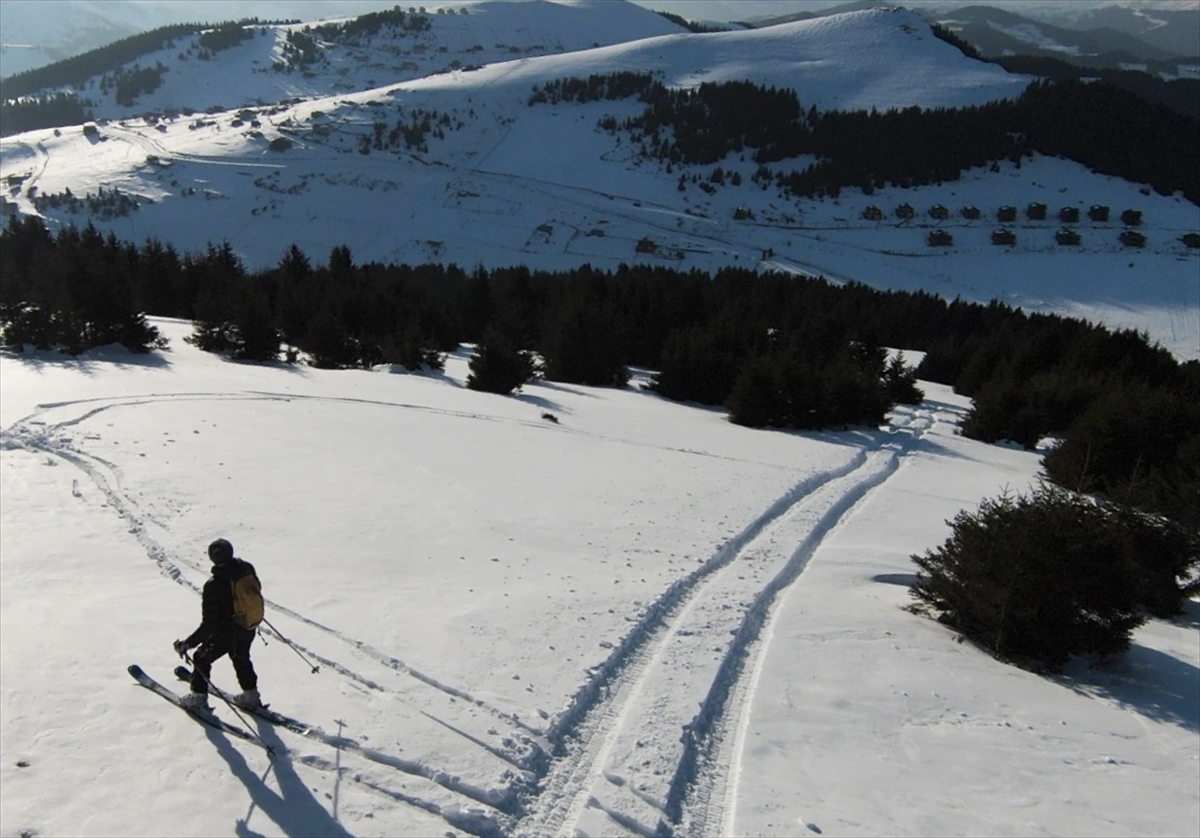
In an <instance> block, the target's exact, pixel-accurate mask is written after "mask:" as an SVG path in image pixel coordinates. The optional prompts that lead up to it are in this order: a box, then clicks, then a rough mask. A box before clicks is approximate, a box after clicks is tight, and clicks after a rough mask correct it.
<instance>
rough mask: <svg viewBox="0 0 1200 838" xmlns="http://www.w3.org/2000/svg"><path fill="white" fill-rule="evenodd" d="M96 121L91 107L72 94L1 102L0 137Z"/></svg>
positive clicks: (55, 94)
mask: <svg viewBox="0 0 1200 838" xmlns="http://www.w3.org/2000/svg"><path fill="white" fill-rule="evenodd" d="M92 118H93V114H92V109H91V103H90V102H87V101H85V100H83V99H80V98H79V97H78V96H76V95H75V94H73V93H54V94H51V95H49V96H45V97H41V98H36V99H25V98H22V99H5V100H3V101H0V136H5V137H7V136H9V135H10V134H20V133H21V132H22V131H32V130H34V129H36V128H53V127H56V126H59V125H79V124H80V123H83V122H87V121H88V120H90V119H92Z"/></svg>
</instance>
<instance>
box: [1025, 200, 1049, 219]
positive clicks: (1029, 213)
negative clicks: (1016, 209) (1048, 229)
mask: <svg viewBox="0 0 1200 838" xmlns="http://www.w3.org/2000/svg"><path fill="white" fill-rule="evenodd" d="M1025 216H1026V217H1027V218H1029V219H1030V220H1032V221H1045V220H1046V205H1045V204H1039V203H1036V202H1035V203H1032V204H1030V205H1029V206H1027V207H1025Z"/></svg>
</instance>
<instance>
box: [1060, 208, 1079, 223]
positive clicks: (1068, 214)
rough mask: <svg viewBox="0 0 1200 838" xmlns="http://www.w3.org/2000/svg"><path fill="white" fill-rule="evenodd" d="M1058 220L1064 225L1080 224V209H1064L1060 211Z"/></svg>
mask: <svg viewBox="0 0 1200 838" xmlns="http://www.w3.org/2000/svg"><path fill="white" fill-rule="evenodd" d="M1058 220H1059V221H1061V222H1062V223H1063V224H1076V223H1078V222H1079V207H1063V208H1062V209H1060V210H1059V211H1058Z"/></svg>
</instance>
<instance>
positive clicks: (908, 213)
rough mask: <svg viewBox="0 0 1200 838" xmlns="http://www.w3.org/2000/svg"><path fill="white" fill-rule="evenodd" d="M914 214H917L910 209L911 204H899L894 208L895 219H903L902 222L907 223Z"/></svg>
mask: <svg viewBox="0 0 1200 838" xmlns="http://www.w3.org/2000/svg"><path fill="white" fill-rule="evenodd" d="M916 214H917V211H916V210H915V209H913V208H912V205H911V204H908V203H904V204H901V205H900V206H898V207H896V217H897V218H903V219H904V220H906V221H907V220H908V219H910V218H912V217H913V216H915V215H916Z"/></svg>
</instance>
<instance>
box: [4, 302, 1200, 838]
mask: <svg viewBox="0 0 1200 838" xmlns="http://www.w3.org/2000/svg"><path fill="white" fill-rule="evenodd" d="M156 323H157V325H159V327H160V328H161V329H162V330H163V331H164V333H165V334H166V335H167V336H169V338H170V340H171V343H170V349H169V351H167V352H165V353H160V354H153V355H149V356H133V355H129V354H126V353H124V352H123V351H120V350H97V351H95V352H93V353H91V354H89V355H87V356H83V357H81V358H79V359H69V358H63V357H59V356H50V355H21V356H13V355H5V356H3V357H0V389H2V391H3V400H2V401H0V426H2V428H3V430H2V436H0V481H2V482H0V492H2V500H3V502H2V505H0V574H2V584H0V636H2V637H3V643H2V644H0V673H2V674H3V680H2V685H0V713H2V718H3V724H2V725H0V754H2V755H3V760H2V762H0V812H2V820H3V823H2V825H0V833H2V834H3V835H5V836H16V835H22V834H28V835H38V836H49V835H112V834H121V835H197V836H199V835H225V834H234V833H236V834H239V835H410V836H425V835H452V834H458V835H462V834H505V835H538V836H540V835H566V836H570V835H618V834H629V835H648V834H650V833H651V831H652V830H653V829H654V828H655V827H656V826H657V825H658V823H659V821H660V820H664V819H666V816H665V814H664V812H665V811H674V809H675V808H676V807H678V810H679V811H680V812H681V813H682V817H681V828H680V829H679V831H680V833H681V834H687V835H697V836H701V835H712V836H716V835H776V836H794V835H798V834H810V833H812V834H815V833H817V832H818V831H819V832H820V833H821V834H825V835H864V834H896V835H928V834H946V835H949V834H994V835H1030V834H1046V835H1068V834H1074V835H1085V834H1086V835H1101V834H1103V835H1189V834H1190V835H1195V834H1197V832H1198V831H1200V791H1198V788H1200V787H1198V786H1197V784H1196V779H1197V776H1198V772H1200V718H1198V716H1200V670H1198V667H1200V643H1198V638H1197V631H1198V625H1200V623H1198V620H1200V609H1198V608H1197V606H1195V605H1193V607H1192V609H1191V611H1190V613H1189V616H1188V617H1187V618H1185V619H1183V620H1181V621H1179V622H1176V623H1165V622H1160V621H1156V622H1151V623H1149V624H1148V625H1147V626H1146V627H1144V628H1143V629H1141V630H1140V631H1139V632H1138V633H1137V634H1136V637H1135V643H1134V646H1133V649H1132V650H1131V652H1130V653H1129V655H1128V656H1126V657H1125V658H1124V659H1123V660H1121V661H1120V662H1118V663H1117V664H1116V665H1114V666H1111V667H1109V668H1106V669H1102V670H1095V669H1090V668H1088V667H1086V666H1084V665H1082V664H1081V665H1078V666H1076V667H1075V668H1074V669H1072V670H1071V671H1070V672H1068V673H1067V674H1066V675H1065V676H1063V677H1060V678H1042V677H1038V676H1035V675H1032V674H1029V673H1026V672H1023V671H1021V670H1018V669H1014V668H1012V667H1008V666H1004V665H1002V664H999V663H997V662H995V661H993V660H992V659H990V658H989V657H987V656H986V655H984V654H982V653H981V652H979V651H978V650H976V649H974V648H973V647H972V646H971V645H970V644H963V643H958V642H956V638H955V636H954V634H953V633H952V632H950V631H948V630H947V629H945V628H944V627H942V626H939V625H938V624H936V623H933V622H930V621H928V620H925V619H923V618H918V617H915V616H913V615H911V614H909V613H907V612H905V611H904V610H902V609H903V606H904V605H905V604H906V602H907V601H908V600H907V595H906V584H907V582H908V581H909V580H910V578H911V574H912V573H913V572H914V570H915V566H914V565H913V564H912V563H911V561H910V560H909V556H910V554H912V553H914V552H920V551H923V550H924V549H926V548H929V547H933V546H935V545H937V544H939V543H941V541H942V540H943V539H944V538H945V537H946V535H947V534H948V528H947V527H946V525H945V523H944V522H945V520H946V519H947V518H950V517H952V516H953V514H954V513H955V512H957V511H958V510H959V509H962V508H967V507H973V506H974V505H975V504H976V503H977V502H978V501H979V500H980V499H981V498H983V497H985V496H993V495H995V494H997V493H999V492H1000V491H1001V490H1003V489H1004V488H1006V487H1007V488H1010V489H1014V490H1016V489H1022V488H1024V487H1027V486H1028V485H1030V483H1031V481H1032V480H1033V479H1034V478H1035V474H1036V472H1037V469H1038V462H1037V456H1036V455H1035V454H1031V453H1027V452H1023V451H1018V450H1013V449H1009V448H1005V447H997V446H987V445H983V444H980V443H976V442H973V441H970V440H966V439H963V438H962V437H959V436H957V435H956V434H955V423H956V421H957V419H958V418H959V417H960V416H961V415H962V412H963V410H964V408H965V405H964V403H963V401H962V399H960V398H958V397H956V396H954V395H953V394H951V393H949V392H947V391H946V390H945V389H944V388H941V387H938V386H935V385H926V388H927V393H928V399H927V401H926V402H925V403H923V404H922V405H921V406H919V407H916V408H901V409H899V410H897V411H896V412H895V413H893V414H892V416H891V417H890V420H889V424H888V425H887V426H886V427H885V428H883V429H881V430H878V431H866V430H859V431H848V432H844V433H817V434H797V433H783V432H771V431H755V430H749V429H745V428H740V427H737V426H734V425H731V424H729V423H728V422H727V421H726V419H725V418H724V416H723V414H722V413H721V412H719V411H713V410H707V409H700V408H695V407H689V406H686V405H680V404H675V403H671V402H667V401H664V400H661V399H659V398H658V397H656V396H654V395H652V394H650V393H648V392H645V391H642V390H639V389H637V388H630V389H627V390H623V391H614V390H609V389H589V388H585V387H577V386H567V385H560V384H550V383H535V384H532V385H529V386H527V387H526V388H525V390H524V392H523V393H521V394H519V395H517V396H515V397H500V396H494V395H488V394H480V393H475V392H473V391H470V390H467V389H466V388H465V387H464V386H463V381H464V379H465V375H466V372H467V369H466V358H465V353H464V355H460V356H455V357H452V358H451V359H450V360H449V363H448V365H447V369H446V372H445V374H443V375H434V376H422V375H397V374H390V373H389V372H387V371H385V370H376V371H372V372H368V371H358V372H353V371H344V372H328V371H320V370H315V369H308V368H303V367H299V368H290V367H286V366H284V365H267V366H250V365H238V364H233V363H229V362H226V361H223V360H221V359H219V358H216V357H214V356H211V355H205V354H203V353H200V352H198V351H196V350H195V349H193V348H192V347H190V346H189V345H187V344H186V343H184V342H183V340H182V338H183V337H184V335H186V334H187V333H188V331H189V326H188V325H187V324H184V323H180V322H175V321H156ZM545 413H550V414H553V415H554V416H555V417H556V418H557V419H558V422H557V423H555V422H552V421H549V420H547V419H545V418H543V414H545ZM217 536H226V537H228V538H229V539H230V540H231V541H232V542H233V543H234V545H235V547H236V548H237V552H238V554H239V555H240V556H243V557H244V558H247V559H248V560H250V561H252V562H253V563H255V565H256V566H257V568H258V571H259V574H260V576H261V577H262V579H263V582H264V586H265V589H266V593H267V595H268V599H269V605H268V619H269V620H270V621H271V623H272V624H273V625H274V626H275V627H276V628H277V629H278V630H279V631H280V632H282V633H283V634H284V635H285V636H286V637H288V638H289V639H290V640H292V641H293V642H295V643H296V644H297V645H298V646H299V647H300V648H301V649H302V650H303V651H304V653H305V654H306V655H308V656H309V657H310V658H311V659H312V660H313V661H314V662H315V663H317V664H319V665H320V671H319V672H318V673H317V674H312V673H311V672H310V670H309V667H308V666H307V665H306V664H305V663H304V662H303V661H301V660H300V659H299V658H298V657H297V656H296V655H295V654H293V652H292V651H291V650H290V649H288V648H287V646H286V645H285V644H284V643H283V642H281V641H279V640H278V639H276V638H275V637H274V636H273V635H269V636H268V637H266V638H264V641H265V642H261V643H256V645H255V648H254V657H255V661H256V665H257V666H258V669H259V673H260V676H261V689H262V691H263V694H264V697H265V698H266V700H268V701H270V702H271V703H272V706H273V707H274V708H276V709H278V710H280V711H281V712H284V713H286V714H288V715H290V716H293V717H296V718H298V719H301V720H303V721H304V722H305V723H308V724H311V725H313V726H319V727H320V729H321V731H322V732H323V734H326V736H325V737H324V738H321V737H319V736H312V737H308V738H305V737H300V736H297V735H294V734H292V733H290V732H288V731H282V730H280V729H277V728H273V727H271V726H270V725H267V724H265V723H263V724H256V725H252V726H253V727H254V728H255V729H256V730H258V731H259V732H260V733H261V735H262V737H263V739H264V740H265V741H266V742H267V743H270V744H272V745H274V746H275V747H276V749H277V750H278V751H280V752H281V754H280V755H279V756H277V757H275V758H274V759H269V758H268V757H267V755H266V754H265V753H264V752H263V751H262V750H260V749H259V748H257V747H256V746H254V745H252V744H250V743H246V742H243V741H241V740H238V739H228V738H226V737H225V736H223V735H222V734H219V733H216V732H214V731H212V730H210V729H208V728H206V727H203V726H201V725H199V724H198V723H197V722H195V721H194V720H192V719H190V718H189V717H188V716H187V715H185V714H184V713H182V712H180V711H179V710H177V709H175V708H173V707H171V706H170V705H169V704H167V703H166V702H164V701H162V700H161V699H159V698H157V697H155V696H154V695H152V694H150V693H149V692H146V691H144V690H142V689H141V688H139V687H137V686H136V685H135V684H134V682H133V681H132V680H131V679H130V678H129V677H128V676H127V675H126V674H125V672H124V671H123V670H124V669H125V667H126V666H128V665H129V664H131V663H139V664H141V665H142V666H143V667H144V668H145V669H146V670H147V672H149V673H150V674H151V675H152V676H154V677H157V678H159V679H160V680H163V681H164V682H166V683H167V684H168V685H171V686H174V687H176V688H179V689H182V688H183V685H182V684H179V683H177V682H175V681H174V679H173V678H172V677H171V667H172V666H174V664H175V663H176V662H177V659H176V658H175V656H174V653H173V651H172V649H171V647H170V643H171V641H172V640H174V639H175V638H177V637H181V636H184V635H185V634H186V633H187V632H189V631H191V629H192V628H194V627H195V625H196V623H197V622H198V621H199V596H198V588H199V586H200V585H201V584H202V583H203V581H204V579H205V578H206V576H207V570H208V561H207V558H206V557H205V555H204V549H205V546H206V545H207V544H208V542H209V541H211V540H212V539H213V538H215V537H217ZM214 677H215V679H216V681H217V683H218V684H220V685H223V686H226V687H233V686H234V681H233V676H232V670H231V668H230V667H229V665H228V663H226V662H225V661H221V662H218V664H217V665H216V667H215V669H214ZM219 714H220V715H221V716H222V717H225V718H230V719H231V720H233V721H235V722H237V720H236V719H233V718H232V716H231V714H230V713H229V711H228V710H227V709H225V708H224V707H221V706H219ZM252 721H253V719H252ZM685 730H686V731H687V734H686V735H685ZM338 736H340V737H342V739H341V740H335V739H333V737H338ZM330 742H333V743H334V744H333V745H331V744H329V743H330ZM339 742H340V747H338V746H337V745H338V744H339ZM685 742H686V743H687V744H685ZM548 757H549V758H548Z"/></svg>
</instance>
